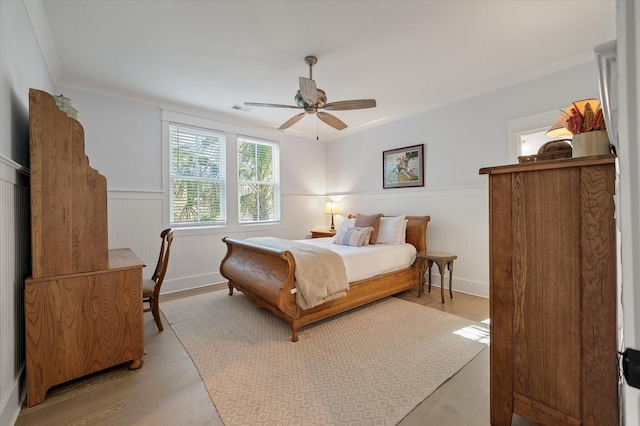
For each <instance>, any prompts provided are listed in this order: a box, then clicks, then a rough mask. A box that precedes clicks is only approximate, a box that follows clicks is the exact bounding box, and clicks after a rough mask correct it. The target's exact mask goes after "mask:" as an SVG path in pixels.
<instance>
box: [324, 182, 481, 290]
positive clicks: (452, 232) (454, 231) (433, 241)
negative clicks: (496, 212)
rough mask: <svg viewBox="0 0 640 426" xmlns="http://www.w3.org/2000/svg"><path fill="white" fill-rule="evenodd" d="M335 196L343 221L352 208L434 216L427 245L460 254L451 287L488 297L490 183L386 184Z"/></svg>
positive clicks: (436, 275)
mask: <svg viewBox="0 0 640 426" xmlns="http://www.w3.org/2000/svg"><path fill="white" fill-rule="evenodd" d="M335 198H336V199H337V198H341V201H340V207H341V209H342V212H344V213H345V214H344V216H343V217H341V218H340V221H342V220H343V219H344V217H346V215H347V214H348V213H363V214H373V213H383V214H385V215H387V216H394V215H398V214H406V215H425V214H426V215H429V216H431V221H430V222H429V227H428V228H427V249H429V250H440V251H448V252H452V253H455V254H457V255H458V259H457V260H456V261H455V262H454V273H453V288H454V289H456V290H458V291H462V292H465V293H470V294H475V295H478V296H483V297H489V203H488V192H487V188H486V187H481V188H461V189H447V190H434V191H429V190H425V191H404V190H387V192H380V193H372V194H355V195H344V196H338V195H336V196H335ZM432 272H433V273H432V278H433V280H434V282H435V283H437V285H438V287H439V283H440V275H439V273H438V268H437V266H436V267H435V268H434V270H433V271H432ZM446 277H448V272H447V274H446ZM447 279H448V278H447ZM447 285H448V282H447Z"/></svg>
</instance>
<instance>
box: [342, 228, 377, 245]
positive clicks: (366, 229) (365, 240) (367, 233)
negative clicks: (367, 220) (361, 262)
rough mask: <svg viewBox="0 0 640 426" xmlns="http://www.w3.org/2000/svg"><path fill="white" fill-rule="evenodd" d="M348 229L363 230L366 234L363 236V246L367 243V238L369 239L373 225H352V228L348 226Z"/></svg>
mask: <svg viewBox="0 0 640 426" xmlns="http://www.w3.org/2000/svg"><path fill="white" fill-rule="evenodd" d="M348 230H350V231H351V230H353V231H361V232H364V233H365V234H366V235H365V237H364V241H363V242H362V245H363V246H367V245H369V240H371V233H372V232H373V227H371V226H367V227H364V228H362V227H357V226H354V227H353V228H349V229H348Z"/></svg>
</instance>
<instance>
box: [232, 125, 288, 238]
mask: <svg viewBox="0 0 640 426" xmlns="http://www.w3.org/2000/svg"><path fill="white" fill-rule="evenodd" d="M241 140H243V141H246V142H247V143H253V144H256V145H268V146H270V147H272V158H271V168H272V169H271V174H272V178H273V179H272V180H271V181H255V180H254V181H247V180H241V179H240V164H237V168H238V169H237V172H236V176H237V179H238V185H237V194H238V224H239V225H253V224H260V223H270V222H271V223H278V222H280V144H279V143H277V142H275V141H270V140H265V139H261V138H255V137H252V136H245V135H238V138H237V150H239V148H240V141H241ZM237 161H238V163H239V162H240V158H239V154H238V159H237ZM242 185H269V186H272V187H273V198H274V199H273V215H274V217H273V218H271V219H265V220H243V219H242V217H241V215H242V208H241V196H240V194H241V189H240V187H241V186H242Z"/></svg>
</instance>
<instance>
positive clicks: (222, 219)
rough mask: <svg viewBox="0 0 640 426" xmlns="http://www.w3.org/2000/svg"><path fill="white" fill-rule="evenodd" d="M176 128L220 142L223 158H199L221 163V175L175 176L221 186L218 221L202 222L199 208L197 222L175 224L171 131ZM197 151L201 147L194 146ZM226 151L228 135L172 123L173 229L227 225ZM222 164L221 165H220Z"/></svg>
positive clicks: (171, 216) (170, 202)
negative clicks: (207, 136)
mask: <svg viewBox="0 0 640 426" xmlns="http://www.w3.org/2000/svg"><path fill="white" fill-rule="evenodd" d="M172 127H173V128H176V129H182V130H184V131H185V133H187V134H188V133H189V132H192V133H193V134H200V135H201V136H204V135H210V136H211V137H213V138H216V139H218V140H219V142H221V143H220V146H221V149H220V151H221V153H220V154H221V157H220V158H215V156H209V155H205V154H207V153H203V152H198V156H199V158H207V159H209V160H213V161H214V162H219V168H220V173H219V174H218V176H215V177H212V176H199V175H196V176H190V175H181V176H175V177H176V178H177V179H181V180H185V179H186V180H192V181H197V182H207V183H218V184H219V185H220V186H221V190H220V199H219V200H218V202H219V205H218V207H219V210H220V213H219V217H217V218H216V219H213V220H202V216H201V209H200V208H199V206H197V209H196V210H197V213H196V217H195V220H193V221H184V222H183V221H179V222H173V220H174V218H175V212H174V207H175V201H174V199H173V195H174V186H173V178H174V176H172V170H173V167H172V166H173V165H172V163H171V162H172V160H173V159H172V143H171V129H172ZM194 148H195V150H199V148H201V147H200V146H195V145H194ZM226 150H227V142H226V135H225V133H224V132H221V131H219V130H214V129H209V128H204V127H198V126H191V125H188V124H184V123H177V122H170V123H169V224H170V226H172V227H184V226H187V227H188V226H219V225H224V224H226V217H227V209H226V203H227V176H228V173H227V170H226V169H227V167H226V162H227V159H226ZM220 163H221V164H220Z"/></svg>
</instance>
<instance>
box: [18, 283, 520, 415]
mask: <svg viewBox="0 0 640 426" xmlns="http://www.w3.org/2000/svg"><path fill="white" fill-rule="evenodd" d="M220 289H222V290H221V291H225V290H224V289H226V285H222V286H221V285H217V286H212V287H209V288H206V289H200V290H195V291H190V292H185V293H182V294H180V295H165V296H163V297H162V298H161V302H160V309H162V300H165V301H166V300H170V299H172V298H176V297H185V296H190V295H193V294H197V293H201V292H203V291H211V290H220ZM436 290H437V291H433V290H432V292H431V293H424V294H423V296H422V297H420V298H418V297H417V290H416V289H412V290H409V291H406V292H404V293H401V294H400V295H398V297H399V298H401V299H404V300H407V301H411V302H414V303H419V304H421V305H424V306H428V307H430V308H434V309H438V310H441V311H444V312H448V313H450V314H453V315H458V316H461V317H465V318H469V319H471V320H474V321H482V320H485V319H487V318H488V317H489V301H488V300H487V299H483V298H480V297H475V296H470V295H467V294H463V293H457V292H454V298H453V299H449V298H447V299H446V303H444V304H442V303H441V302H440V292H439V289H438V288H436ZM144 319H145V351H146V355H145V357H144V365H143V367H142V368H141V369H139V370H129V369H128V368H127V366H126V365H121V366H117V367H114V368H110V369H108V370H105V371H102V372H99V373H95V374H93V375H91V376H88V377H84V378H82V379H78V380H75V381H73V382H69V383H66V384H62V385H59V386H56V387H54V388H52V389H51V390H49V392H48V393H47V397H46V398H45V400H44V402H42V403H41V404H39V405H36V406H34V407H31V408H27V407H26V406H23V408H22V411H21V412H20V415H19V417H18V420H17V422H16V425H18V426H23V425H25V426H26V425H80V424H83V425H85V424H90V425H221V424H222V422H221V421H220V418H219V417H218V414H217V412H216V409H215V407H214V406H213V404H212V402H211V399H209V395H208V394H207V392H206V390H205V388H204V385H203V383H202V381H201V379H200V376H199V375H198V371H197V370H196V368H195V366H194V365H193V363H192V361H191V358H189V355H188V354H187V352H186V351H185V350H184V348H183V347H182V344H181V343H180V341H179V340H178V338H177V337H176V335H175V334H174V332H173V330H172V329H171V327H169V326H167V322H166V320H164V317H163V320H164V324H165V329H164V332H162V333H159V332H158V331H157V329H156V327H155V324H154V322H153V318H152V317H151V314H145V318H144ZM301 332H303V333H304V329H302V331H301ZM489 424H490V422H489V350H488V348H487V349H485V350H483V351H482V352H481V353H480V355H478V356H477V357H476V358H475V359H474V360H473V361H471V362H470V363H469V364H468V365H467V366H465V367H464V368H463V369H462V370H461V371H460V372H459V373H458V374H456V375H455V376H453V377H452V378H451V379H449V380H448V381H447V382H445V383H444V384H443V385H442V386H441V387H440V388H438V389H437V390H436V391H435V392H434V393H433V394H431V395H430V396H429V397H428V398H427V399H426V400H424V401H423V402H422V403H421V404H420V405H419V406H418V407H416V408H415V409H414V410H413V411H412V412H411V413H409V415H408V416H407V417H405V419H403V420H402V422H400V425H402V426H411V425H416V426H417V425H434V426H440V425H442V426H444V425H446V426H456V425H460V426H463V425H469V426H486V425H489ZM513 424H514V425H518V426H526V425H532V423H529V422H527V421H526V420H524V419H521V418H519V417H518V416H514V421H513Z"/></svg>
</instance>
